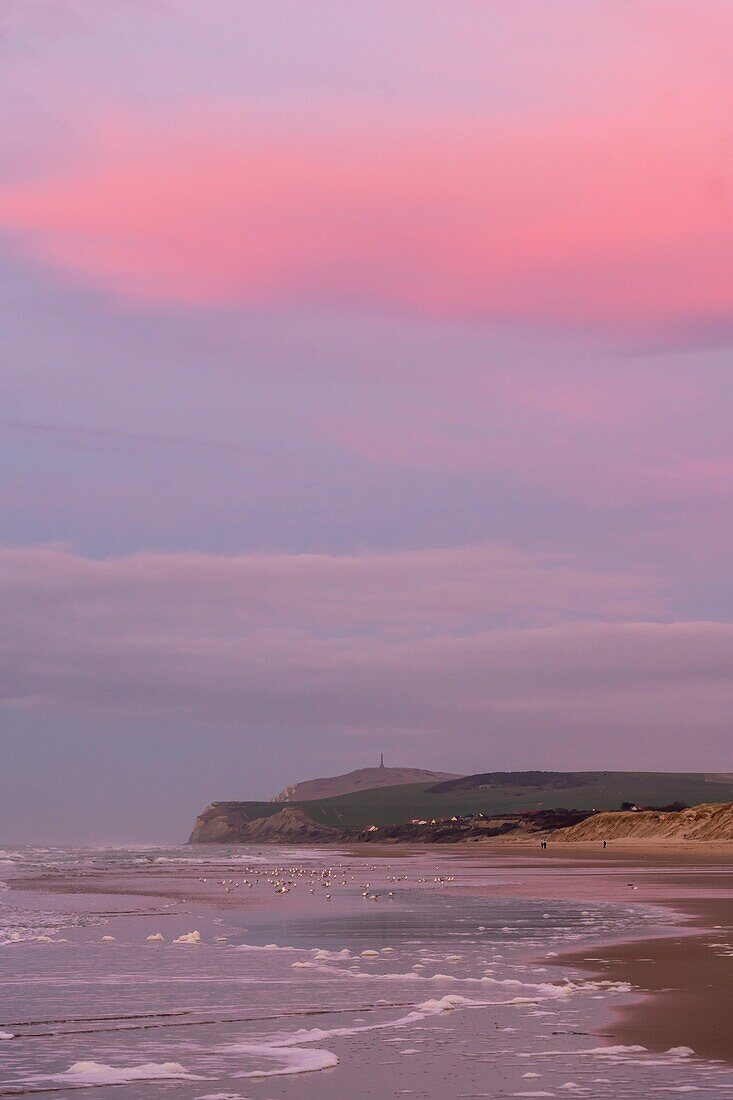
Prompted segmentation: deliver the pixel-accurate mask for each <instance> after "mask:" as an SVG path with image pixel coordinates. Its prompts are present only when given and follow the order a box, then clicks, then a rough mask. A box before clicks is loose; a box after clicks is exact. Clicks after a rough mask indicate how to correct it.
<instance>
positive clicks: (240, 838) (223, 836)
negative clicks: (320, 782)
mask: <svg viewBox="0 0 733 1100" xmlns="http://www.w3.org/2000/svg"><path fill="white" fill-rule="evenodd" d="M342 836H343V833H341V832H340V831H339V830H338V829H331V828H329V826H327V825H318V824H317V823H316V822H315V821H313V820H312V819H311V818H310V817H308V815H307V814H306V813H304V812H303V810H300V809H297V808H296V807H290V806H287V807H283V809H282V810H279V811H278V812H277V813H273V814H269V815H268V816H267V817H256V818H248V817H247V816H246V814H245V813H244V812H243V811H242V809H241V803H236V802H234V803H227V802H212V804H211V805H210V806H207V807H206V809H205V810H204V812H203V813H202V814H201V815H200V816H199V817H197V818H196V824H195V826H194V829H193V832H192V833H191V836H190V837H189V841H188V842H189V844H226V843H245V842H247V841H253V842H254V841H261V842H264V841H282V840H285V841H301V842H302V841H321V842H323V841H328V840H339V839H340V838H341V837H342Z"/></svg>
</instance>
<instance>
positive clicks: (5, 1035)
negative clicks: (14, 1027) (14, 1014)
mask: <svg viewBox="0 0 733 1100" xmlns="http://www.w3.org/2000/svg"><path fill="white" fill-rule="evenodd" d="M14 1038H15V1035H14V1034H13V1032H12V1031H0V1039H14Z"/></svg>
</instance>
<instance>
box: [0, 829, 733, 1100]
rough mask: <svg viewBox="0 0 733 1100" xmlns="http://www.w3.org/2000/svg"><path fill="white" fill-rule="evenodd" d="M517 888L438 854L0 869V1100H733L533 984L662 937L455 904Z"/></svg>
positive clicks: (605, 1019) (588, 913)
mask: <svg viewBox="0 0 733 1100" xmlns="http://www.w3.org/2000/svg"><path fill="white" fill-rule="evenodd" d="M527 873H533V874H534V873H535V872H529V871H528V872H527ZM521 874H522V871H521V870H519V871H518V870H517V868H516V866H511V867H502V866H481V865H480V864H477V863H476V862H475V861H469V860H464V859H462V858H461V856H460V855H458V854H456V853H455V852H451V853H450V854H449V855H448V854H447V853H440V854H435V855H434V854H433V853H432V852H429V853H427V854H403V853H401V852H398V851H396V852H395V854H394V855H392V854H391V853H390V854H389V855H388V856H387V857H385V858H382V857H381V856H380V857H375V855H374V854H373V853H372V852H368V853H365V855H364V856H363V857H362V856H355V855H353V854H352V853H347V852H341V853H339V852H335V851H332V850H328V851H324V850H322V849H305V848H302V847H291V848H287V847H277V848H275V847H269V846H268V847H245V846H237V847H206V848H185V847H181V848H167V849H163V848H52V847H47V848H44V847H20V848H6V849H4V850H3V851H1V852H0V879H2V880H4V882H5V884H6V885H5V888H3V889H0V983H1V984H0V1036H2V1038H0V1096H16V1095H17V1096H32V1095H35V1094H37V1093H38V1094H44V1095H49V1096H57V1097H67V1096H69V1097H70V1096H72V1094H73V1095H77V1093H78V1094H80V1095H83V1096H84V1097H89V1098H90V1100H94V1098H97V1097H99V1098H102V1097H105V1098H109V1100H125V1098H142V1100H144V1098H146V1097H158V1096H169V1095H170V1096H171V1097H175V1098H178V1097H180V1098H181V1100H193V1098H196V1100H241V1098H244V1097H249V1098H252V1100H276V1098H280V1097H282V1098H292V1100H315V1098H331V1097H333V1098H334V1100H335V1098H348V1100H361V1098H362V1097H376V1098H382V1097H414V1098H418V1100H419V1098H422V1097H425V1098H431V1100H432V1098H440V1100H445V1098H448V1097H450V1098H454V1097H456V1098H459V1097H460V1098H463V1097H465V1098H473V1097H487V1098H489V1097H490V1098H492V1100H498V1098H503V1097H571V1096H589V1097H599V1098H601V1097H609V1098H610V1097H613V1098H614V1100H617V1098H624V1097H628V1098H633V1100H638V1098H640V1097H647V1096H656V1095H659V1096H664V1095H665V1094H666V1095H675V1094H680V1093H687V1092H689V1093H695V1094H697V1093H699V1094H702V1095H705V1094H707V1095H709V1096H714V1097H716V1098H717V1097H733V1072H731V1070H730V1069H729V1068H728V1067H727V1066H724V1065H722V1064H721V1063H712V1062H705V1061H703V1060H701V1059H698V1058H696V1057H695V1056H694V1054H693V1053H692V1052H690V1051H688V1050H686V1049H684V1048H679V1049H676V1050H671V1051H669V1052H668V1053H665V1054H662V1055H660V1054H652V1053H650V1052H647V1051H645V1050H644V1049H643V1048H637V1047H629V1046H614V1045H613V1044H612V1042H611V1041H610V1040H609V1039H608V1038H603V1037H601V1036H599V1035H597V1034H594V1031H595V1029H597V1028H601V1029H602V1028H603V1027H604V1026H605V1025H609V1026H610V1024H609V1021H610V1019H611V1010H612V1008H613V1006H614V1005H618V1004H620V1003H622V1002H624V1001H625V1000H628V999H629V998H630V997H632V996H634V994H633V993H632V992H631V991H630V990H629V988H628V987H625V986H619V985H613V984H609V983H605V982H602V981H596V980H592V979H589V978H588V976H587V975H581V974H580V973H579V972H575V971H569V970H564V969H562V968H558V966H557V965H555V964H554V960H555V958H556V956H557V954H558V953H561V952H562V951H563V950H564V949H569V948H577V947H579V946H583V947H585V946H586V945H587V947H588V949H589V952H590V953H591V954H592V948H593V946H594V945H596V946H597V945H598V944H600V943H606V942H608V941H609V940H624V939H627V940H629V939H635V938H638V937H640V936H642V935H649V934H650V933H651V932H652V931H654V930H656V929H657V928H658V926H659V925H660V924H662V923H663V922H664V921H665V920H671V919H672V918H671V917H669V916H666V915H665V914H664V912H663V911H662V910H660V909H656V908H650V907H644V906H633V907H632V906H625V905H620V904H608V903H598V904H591V905H589V904H588V903H583V904H582V905H581V904H580V903H578V902H575V901H572V900H557V899H553V900H543V898H542V896H541V894H542V881H541V877H540V878H538V881H537V887H536V897H535V898H534V899H530V900H528V899H527V898H526V897H512V896H506V897H502V896H498V897H496V896H492V897H491V898H485V897H484V898H482V897H478V896H465V895H462V894H461V893H460V892H458V891H456V890H455V887H456V886H457V885H459V884H477V883H478V884H480V883H481V882H482V881H489V880H490V881H491V883H492V885H493V886H494V888H495V889H496V888H497V887H498V893H499V895H501V889H500V888H501V885H502V882H505V883H506V885H507V888H508V887H509V886H510V885H511V883H512V882H513V881H515V880H516V879H517V876H521ZM29 877H31V878H33V879H35V880H36V886H35V888H34V889H32V890H26V889H23V890H17V889H13V888H12V887H13V882H14V881H16V880H18V879H22V878H26V879H27V878H29ZM62 879H63V880H69V879H70V880H72V881H73V882H75V883H76V884H77V886H78V892H71V893H70V892H60V891H58V890H54V886H57V885H58V883H59V881H60V880H62ZM39 880H40V885H39ZM90 889H91V890H92V891H93V892H89V890H90ZM278 891H280V892H278ZM328 895H330V898H329V896H328ZM104 937H110V938H107V939H105V938H104ZM150 937H156V938H153V939H151V938H150ZM175 940H180V941H181V942H178V943H175V942H174V941H175ZM637 996H638V994H637Z"/></svg>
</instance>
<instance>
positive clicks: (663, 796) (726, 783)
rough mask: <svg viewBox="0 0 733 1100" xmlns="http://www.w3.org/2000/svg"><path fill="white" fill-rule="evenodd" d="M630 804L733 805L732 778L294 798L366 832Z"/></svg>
mask: <svg viewBox="0 0 733 1100" xmlns="http://www.w3.org/2000/svg"><path fill="white" fill-rule="evenodd" d="M624 802H628V803H635V804H636V805H638V806H666V805H669V804H670V803H674V802H683V803H685V804H686V805H689V806H694V805H697V804H699V803H702V802H733V776H728V775H705V774H695V773H676V772H487V773H482V774H479V775H471V776H465V777H462V778H460V779H454V780H448V781H446V782H441V783H406V784H403V785H401V786H396V787H381V788H376V789H372V790H366V791H356V792H353V793H351V794H342V795H337V796H335V797H331V798H320V799H316V800H314V801H308V802H288V803H287V804H286V805H287V807H289V808H292V809H300V810H302V811H303V812H304V813H305V814H307V815H308V817H309V818H310V819H311V820H312V821H314V822H316V823H317V824H319V825H326V826H331V827H334V828H338V829H344V828H346V829H359V828H362V827H364V826H367V825H397V824H402V823H404V822H407V821H409V820H410V819H411V818H424V819H427V820H428V821H429V820H431V819H433V818H447V817H451V816H453V815H454V814H455V815H457V816H460V815H462V814H468V813H478V812H484V813H488V814H502V813H520V812H524V811H528V810H548V809H554V808H557V807H565V808H568V809H585V810H590V809H596V810H618V809H620V807H621V804H622V803H624ZM282 809H283V803H278V802H219V803H214V804H213V805H212V806H211V807H209V808H208V809H207V810H206V811H205V815H202V816H206V817H207V818H213V817H215V816H217V814H220V815H225V814H236V816H237V818H238V819H239V820H240V821H242V822H243V823H244V822H249V821H254V820H256V819H258V818H263V817H269V816H271V815H273V814H276V813H278V812H280V811H282Z"/></svg>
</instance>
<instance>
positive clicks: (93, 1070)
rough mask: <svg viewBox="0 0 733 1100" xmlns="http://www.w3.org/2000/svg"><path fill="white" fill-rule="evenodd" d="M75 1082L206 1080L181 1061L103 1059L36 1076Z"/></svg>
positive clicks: (69, 1082) (44, 1079)
mask: <svg viewBox="0 0 733 1100" xmlns="http://www.w3.org/2000/svg"><path fill="white" fill-rule="evenodd" d="M36 1080H41V1081H64V1082H66V1083H67V1084H72V1085H124V1084H126V1083H127V1082H128V1081H205V1080H206V1078H205V1077H200V1076H198V1075H197V1074H195V1073H189V1072H188V1070H186V1069H184V1067H183V1066H182V1065H181V1064H180V1062H145V1064H144V1065H141V1066H107V1065H105V1064H104V1062H74V1064H73V1065H71V1066H69V1068H68V1069H67V1070H66V1072H65V1073H57V1074H53V1075H49V1076H47V1077H41V1078H36Z"/></svg>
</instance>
